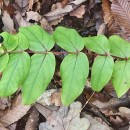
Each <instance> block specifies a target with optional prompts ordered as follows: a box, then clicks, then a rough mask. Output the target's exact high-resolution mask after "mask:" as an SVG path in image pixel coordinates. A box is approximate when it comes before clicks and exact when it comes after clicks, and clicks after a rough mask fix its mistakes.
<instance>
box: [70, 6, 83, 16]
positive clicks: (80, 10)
mask: <svg viewBox="0 0 130 130" xmlns="http://www.w3.org/2000/svg"><path fill="white" fill-rule="evenodd" d="M84 13H85V5H81V6H80V7H78V8H77V9H76V10H74V11H72V12H71V13H70V16H76V17H77V18H83V15H84Z"/></svg>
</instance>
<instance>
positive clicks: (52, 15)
mask: <svg viewBox="0 0 130 130" xmlns="http://www.w3.org/2000/svg"><path fill="white" fill-rule="evenodd" d="M85 1H86V0H75V1H70V2H69V3H68V4H67V5H66V6H65V7H59V8H57V9H55V10H52V11H51V12H49V13H47V14H45V15H44V16H45V17H46V18H47V20H48V21H53V20H56V19H57V18H60V17H63V16H64V15H66V14H67V13H69V12H71V11H73V10H74V9H76V8H77V7H78V6H79V5H80V4H82V3H83V2H85Z"/></svg>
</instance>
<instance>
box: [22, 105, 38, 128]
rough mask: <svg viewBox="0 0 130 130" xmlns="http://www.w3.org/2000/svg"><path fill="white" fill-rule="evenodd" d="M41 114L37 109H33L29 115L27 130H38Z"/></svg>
mask: <svg viewBox="0 0 130 130" xmlns="http://www.w3.org/2000/svg"><path fill="white" fill-rule="evenodd" d="M38 117H39V112H38V111H37V109H36V108H35V107H33V108H32V111H31V113H30V115H29V118H28V121H27V123H26V126H25V130H36V127H37V123H38V120H39V118H38Z"/></svg>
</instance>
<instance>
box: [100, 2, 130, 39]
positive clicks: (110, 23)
mask: <svg viewBox="0 0 130 130" xmlns="http://www.w3.org/2000/svg"><path fill="white" fill-rule="evenodd" d="M112 2H114V0H113V1H112ZM122 2H124V5H127V4H128V1H127V0H124V1H122ZM127 6H128V5H127ZM112 8H113V11H114V12H113V11H112V10H111V5H110V2H109V0H102V9H103V13H104V22H105V23H106V24H107V27H108V33H109V35H112V34H116V35H119V36H121V37H122V38H124V39H125V40H127V41H130V36H129V34H130V33H128V32H126V31H125V30H124V27H122V26H121V24H120V22H121V23H123V22H122V21H123V20H122V18H120V21H117V20H118V19H117V18H116V17H117V15H116V13H117V12H118V9H119V12H120V11H121V10H122V11H123V8H122V9H121V8H117V6H116V4H115V3H113V7H112ZM114 8H116V10H114ZM112 13H115V15H113V14H112ZM120 13H121V12H120ZM121 14H122V16H123V17H124V12H122V13H121ZM121 14H118V18H119V17H120V15H121ZM122 16H121V17H122ZM125 23H126V22H125Z"/></svg>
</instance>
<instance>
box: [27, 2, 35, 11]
mask: <svg viewBox="0 0 130 130" xmlns="http://www.w3.org/2000/svg"><path fill="white" fill-rule="evenodd" d="M33 3H34V0H29V8H28V10H32V7H33Z"/></svg>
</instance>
